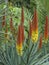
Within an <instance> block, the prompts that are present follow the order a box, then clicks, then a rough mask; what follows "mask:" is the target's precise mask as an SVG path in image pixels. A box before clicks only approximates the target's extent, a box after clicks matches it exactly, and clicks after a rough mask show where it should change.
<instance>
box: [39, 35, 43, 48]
mask: <svg viewBox="0 0 49 65" xmlns="http://www.w3.org/2000/svg"><path fill="white" fill-rule="evenodd" d="M41 48H42V35H41V36H40V42H39V49H41Z"/></svg>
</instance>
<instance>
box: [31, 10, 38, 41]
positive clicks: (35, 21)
mask: <svg viewBox="0 0 49 65" xmlns="http://www.w3.org/2000/svg"><path fill="white" fill-rule="evenodd" d="M32 23H33V24H32V25H33V31H32V35H31V38H32V41H33V42H37V40H38V18H37V11H36V9H35V11H34V18H33V21H32Z"/></svg>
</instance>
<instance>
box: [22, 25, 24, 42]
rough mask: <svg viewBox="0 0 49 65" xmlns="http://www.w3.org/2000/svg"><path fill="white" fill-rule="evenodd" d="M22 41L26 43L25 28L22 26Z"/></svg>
mask: <svg viewBox="0 0 49 65" xmlns="http://www.w3.org/2000/svg"><path fill="white" fill-rule="evenodd" d="M22 41H24V26H23V25H22Z"/></svg>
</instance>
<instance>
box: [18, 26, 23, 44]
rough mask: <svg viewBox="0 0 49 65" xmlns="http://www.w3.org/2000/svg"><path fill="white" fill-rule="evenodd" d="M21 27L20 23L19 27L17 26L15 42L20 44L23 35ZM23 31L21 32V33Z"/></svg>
mask: <svg viewBox="0 0 49 65" xmlns="http://www.w3.org/2000/svg"><path fill="white" fill-rule="evenodd" d="M23 32H24V31H23V28H22V25H19V28H18V39H17V43H18V44H20V45H21V43H22V42H23V36H24V33H23ZM22 33H23V34H22Z"/></svg>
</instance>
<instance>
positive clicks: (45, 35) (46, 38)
mask: <svg viewBox="0 0 49 65" xmlns="http://www.w3.org/2000/svg"><path fill="white" fill-rule="evenodd" d="M44 39H45V42H46V43H47V40H48V16H46V23H45V30H44Z"/></svg>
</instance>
